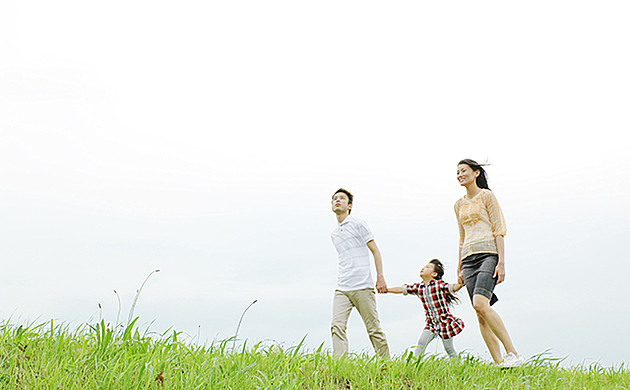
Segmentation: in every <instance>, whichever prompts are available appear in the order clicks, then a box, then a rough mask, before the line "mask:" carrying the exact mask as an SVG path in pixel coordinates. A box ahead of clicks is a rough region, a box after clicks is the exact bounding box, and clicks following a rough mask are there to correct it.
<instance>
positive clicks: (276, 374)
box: [0, 318, 630, 389]
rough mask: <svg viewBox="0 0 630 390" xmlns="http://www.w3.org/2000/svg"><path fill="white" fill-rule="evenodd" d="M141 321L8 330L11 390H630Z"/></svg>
mask: <svg viewBox="0 0 630 390" xmlns="http://www.w3.org/2000/svg"><path fill="white" fill-rule="evenodd" d="M137 321H138V319H137V318H135V319H134V320H133V321H131V322H130V323H129V324H128V325H127V326H124V327H112V326H110V325H108V324H106V323H105V322H104V321H103V320H101V321H100V322H98V323H96V324H90V325H84V326H81V327H79V329H76V330H73V331H71V330H69V328H68V327H67V326H66V325H64V324H56V323H54V322H53V321H50V322H47V323H42V324H36V325H17V324H9V323H4V324H1V325H0V388H1V389H162V388H165V389H628V388H630V373H629V372H627V371H626V370H624V369H623V367H620V368H617V369H612V368H602V367H598V366H591V367H580V368H570V369H565V368H561V367H560V366H559V362H557V361H555V360H553V359H551V358H549V357H546V356H545V355H544V354H541V355H539V356H537V357H535V358H533V359H532V361H531V362H530V363H529V364H528V365H526V366H524V367H520V368H516V369H511V370H501V369H499V368H497V367H495V366H492V365H489V364H486V363H483V362H481V361H479V360H477V359H475V358H472V357H462V358H459V359H454V360H448V359H442V358H436V357H429V358H426V359H423V360H418V359H415V358H414V357H413V356H411V355H409V354H405V355H403V356H401V357H398V358H395V359H392V360H388V361H385V360H381V359H378V358H376V357H370V356H367V355H349V356H347V357H345V358H341V359H339V358H335V357H333V356H332V355H330V354H329V353H328V352H327V351H324V350H323V345H320V347H319V348H317V349H316V350H313V351H307V350H305V349H304V345H303V342H301V343H299V344H298V345H296V346H293V347H290V348H282V347H280V346H277V345H266V346H263V344H261V343H259V344H254V345H251V346H249V347H248V346H247V344H245V345H243V346H242V347H240V348H239V350H238V351H233V348H232V347H231V346H232V343H231V341H232V339H227V340H222V341H215V342H213V343H211V344H210V345H207V346H199V345H194V344H191V343H186V342H184V341H182V340H181V337H180V336H181V333H178V332H176V331H169V332H168V333H165V334H162V335H148V334H147V332H142V331H141V330H140V329H139V328H138V327H137V326H136V324H137Z"/></svg>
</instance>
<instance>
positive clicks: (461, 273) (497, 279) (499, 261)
mask: <svg viewBox="0 0 630 390" xmlns="http://www.w3.org/2000/svg"><path fill="white" fill-rule="evenodd" d="M457 180H458V181H459V184H460V185H461V186H462V187H465V188H466V195H464V196H463V197H462V198H460V199H459V200H458V201H457V202H456V203H455V215H456V216H457V224H458V225H459V263H458V265H457V281H458V283H462V284H465V285H466V289H467V290H468V295H469V296H470V299H471V301H472V305H473V308H474V309H475V311H476V312H477V319H478V321H479V330H480V331H481V336H482V337H483V340H484V342H485V343H486V346H487V347H488V350H489V351H490V355H492V359H493V360H494V361H495V363H497V364H499V365H500V366H501V367H506V368H507V367H516V366H520V365H521V364H523V363H524V362H525V360H524V359H523V358H522V357H520V356H519V355H518V353H517V352H516V349H514V345H512V340H511V339H510V336H509V335H508V332H507V330H506V328H505V325H504V324H503V321H502V320H501V317H499V314H497V312H496V311H494V310H493V309H492V308H491V307H490V305H491V304H493V303H494V302H495V301H496V297H495V296H494V293H493V291H494V286H495V285H496V284H499V283H501V282H503V280H504V279H505V256H504V250H503V236H504V235H505V232H506V228H505V221H504V219H503V213H502V212H501V208H500V207H499V203H498V202H497V199H496V198H495V196H494V194H493V193H492V191H490V188H489V187H488V178H487V176H486V171H485V170H484V169H483V167H482V166H481V164H478V163H477V162H475V161H474V160H470V159H466V160H462V161H460V162H459V163H458V164H457ZM499 342H501V343H502V344H503V347H504V348H505V351H506V353H507V354H506V355H505V358H503V359H502V358H501V348H500V345H499Z"/></svg>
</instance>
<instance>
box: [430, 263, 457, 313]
mask: <svg viewBox="0 0 630 390" xmlns="http://www.w3.org/2000/svg"><path fill="white" fill-rule="evenodd" d="M429 263H431V264H433V271H434V272H435V273H436V274H437V276H436V277H435V278H436V279H440V280H442V276H444V265H443V264H442V262H441V261H440V260H438V259H433V260H431V261H429ZM444 295H445V298H446V303H448V304H449V305H450V304H452V303H453V302H459V298H458V297H456V296H455V294H453V293H452V292H450V291H448V290H446V291H445V292H444Z"/></svg>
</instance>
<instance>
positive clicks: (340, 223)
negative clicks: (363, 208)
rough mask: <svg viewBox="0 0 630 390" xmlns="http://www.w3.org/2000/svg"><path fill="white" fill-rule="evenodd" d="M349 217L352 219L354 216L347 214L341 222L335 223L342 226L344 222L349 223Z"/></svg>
mask: <svg viewBox="0 0 630 390" xmlns="http://www.w3.org/2000/svg"><path fill="white" fill-rule="evenodd" d="M351 218H352V219H354V217H353V216H352V215H348V216H347V217H346V219H344V220H343V221H341V222H337V224H338V225H339V226H343V225H345V224H347V223H349V222H350V221H351Z"/></svg>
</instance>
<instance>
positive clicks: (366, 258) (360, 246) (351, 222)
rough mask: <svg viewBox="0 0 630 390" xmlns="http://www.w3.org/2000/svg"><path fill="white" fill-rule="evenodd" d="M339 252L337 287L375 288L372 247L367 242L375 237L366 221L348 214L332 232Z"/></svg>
mask: <svg viewBox="0 0 630 390" xmlns="http://www.w3.org/2000/svg"><path fill="white" fill-rule="evenodd" d="M330 237H331V238H332V242H333V245H334V246H335V249H336V250H337V253H338V254H339V268H338V272H337V289H338V290H341V291H350V290H360V289H363V288H373V287H374V281H373V279H372V272H371V270H370V249H369V248H368V247H367V243H368V242H369V241H371V240H373V239H374V236H373V235H372V232H371V231H370V228H369V227H368V225H367V223H365V221H363V220H361V219H359V218H355V217H353V216H351V215H348V216H347V217H346V219H344V220H343V222H341V223H340V224H339V225H338V226H337V229H335V230H334V231H333V232H332V233H331V234H330Z"/></svg>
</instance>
